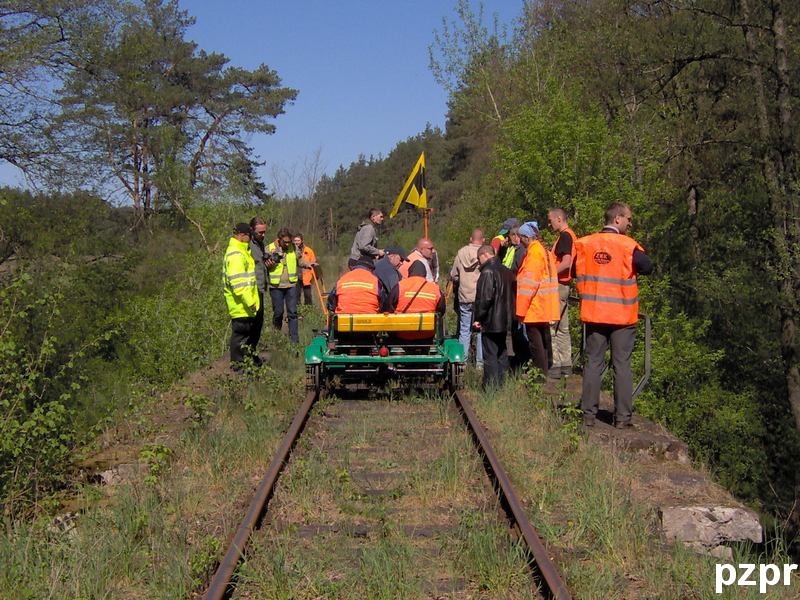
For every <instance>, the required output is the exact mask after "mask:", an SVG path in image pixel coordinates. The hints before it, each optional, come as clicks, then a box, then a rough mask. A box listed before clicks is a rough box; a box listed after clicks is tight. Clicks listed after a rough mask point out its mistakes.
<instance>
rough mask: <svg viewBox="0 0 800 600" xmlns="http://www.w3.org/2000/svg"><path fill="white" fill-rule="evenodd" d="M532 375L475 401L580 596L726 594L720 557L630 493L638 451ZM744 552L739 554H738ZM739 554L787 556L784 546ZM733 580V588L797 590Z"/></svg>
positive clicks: (751, 594)
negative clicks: (664, 526) (630, 451)
mask: <svg viewBox="0 0 800 600" xmlns="http://www.w3.org/2000/svg"><path fill="white" fill-rule="evenodd" d="M528 383H530V382H529V381H528V380H527V378H526V377H525V376H524V375H523V376H522V377H520V378H518V379H514V378H511V379H510V380H509V381H507V383H506V385H505V387H503V388H502V389H500V390H494V391H487V392H479V391H477V389H473V396H474V397H475V398H476V400H475V402H474V406H475V410H476V412H477V413H478V416H479V418H480V419H481V421H482V422H483V423H484V425H485V426H486V427H487V428H488V429H489V430H490V431H491V436H492V443H493V445H494V447H495V450H496V452H497V454H498V457H499V458H500V460H501V461H502V463H503V465H504V467H505V468H506V470H507V471H508V474H509V477H510V478H511V480H512V482H513V484H514V486H515V487H516V488H517V490H518V492H519V494H520V496H521V498H522V500H523V503H524V504H525V505H526V506H527V507H528V508H527V512H528V516H529V518H530V520H531V522H532V523H533V525H534V527H535V528H536V529H537V530H538V531H539V533H540V534H541V535H542V536H543V538H544V539H545V541H546V543H547V544H548V545H549V546H550V547H551V548H552V549H553V550H554V551H555V554H556V556H557V557H558V560H557V562H558V564H559V567H560V568H561V569H562V572H563V574H564V576H565V578H566V582H567V587H568V588H569V589H570V590H571V591H572V593H573V596H574V597H575V598H603V599H606V598H624V599H626V600H627V599H652V598H658V599H659V600H673V599H674V600H683V599H686V598H693V599H698V600H702V599H708V600H711V599H712V598H718V597H721V596H717V595H716V594H714V564H715V563H716V562H719V560H718V559H714V558H710V557H703V556H699V555H697V554H695V553H693V552H691V551H689V550H687V549H685V548H684V547H683V546H681V545H676V546H671V545H665V544H664V543H663V542H662V541H661V539H660V538H659V535H658V533H657V529H656V523H655V517H654V515H653V513H652V511H651V509H650V508H649V507H646V506H642V505H641V504H639V503H637V502H636V501H635V500H634V498H633V497H632V496H631V492H630V489H631V488H630V482H631V477H632V473H633V472H634V471H635V469H636V464H635V462H633V461H632V459H631V458H630V457H629V456H626V455H624V454H616V453H614V452H612V451H611V450H608V449H606V448H600V447H598V446H595V445H591V444H589V443H588V442H587V441H586V440H585V438H584V436H583V434H582V433H581V432H580V430H579V429H578V428H577V426H576V422H577V419H576V413H575V412H574V410H566V411H564V410H558V409H556V408H554V407H553V406H552V404H551V403H550V402H549V401H545V400H544V399H543V397H542V395H541V388H540V387H539V386H538V385H534V386H532V387H531V386H529V385H526V384H528ZM734 560H736V559H734ZM738 562H754V563H759V562H762V563H765V562H766V563H771V562H776V563H786V562H791V561H789V560H788V558H786V557H785V556H777V557H776V556H770V557H761V558H759V557H757V556H749V557H747V558H746V559H744V558H743V559H742V560H739V561H738ZM793 593H794V590H792V589H791V588H784V587H783V586H774V587H773V588H772V589H771V590H770V591H769V592H768V593H767V594H766V595H759V594H758V593H757V592H756V591H754V590H752V589H748V588H735V589H734V588H733V587H731V588H728V589H727V590H726V592H725V594H727V595H725V596H722V597H727V598H737V599H739V598H775V599H778V598H787V599H788V598H790V597H792V594H793Z"/></svg>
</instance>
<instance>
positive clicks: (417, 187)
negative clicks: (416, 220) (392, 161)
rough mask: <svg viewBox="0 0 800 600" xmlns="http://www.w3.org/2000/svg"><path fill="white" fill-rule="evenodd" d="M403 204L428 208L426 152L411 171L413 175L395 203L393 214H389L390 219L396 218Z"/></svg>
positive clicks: (409, 177)
mask: <svg viewBox="0 0 800 600" xmlns="http://www.w3.org/2000/svg"><path fill="white" fill-rule="evenodd" d="M403 202H407V203H408V204H411V205H413V206H416V207H417V208H427V207H428V192H427V190H426V189H425V153H424V152H423V153H422V154H420V155H419V159H418V160H417V164H415V165H414V168H413V169H411V175H409V176H408V179H406V183H405V185H403V191H401V192H400V195H399V196H397V200H396V201H395V203H394V207H393V208H392V212H390V213H389V218H390V219H393V218H394V216H395V215H396V214H397V211H398V210H400V205H401V204H403Z"/></svg>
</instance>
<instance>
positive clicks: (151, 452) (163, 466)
mask: <svg viewBox="0 0 800 600" xmlns="http://www.w3.org/2000/svg"><path fill="white" fill-rule="evenodd" d="M171 455H172V450H171V449H170V448H169V447H168V446H165V445H164V444H145V445H144V446H142V449H141V450H140V451H139V458H140V459H142V460H143V461H144V463H145V464H146V465H147V475H146V476H145V478H144V482H145V483H149V484H151V485H153V484H155V483H157V482H158V480H159V478H160V477H161V476H162V475H163V474H164V472H165V471H166V470H167V466H168V465H169V457H170V456H171Z"/></svg>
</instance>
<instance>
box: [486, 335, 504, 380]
mask: <svg viewBox="0 0 800 600" xmlns="http://www.w3.org/2000/svg"><path fill="white" fill-rule="evenodd" d="M481 343H482V344H483V387H489V386H495V387H500V386H501V385H503V381H504V380H505V377H506V371H507V370H508V346H507V344H506V332H505V331H503V332H502V333H486V332H483V333H482V334H481Z"/></svg>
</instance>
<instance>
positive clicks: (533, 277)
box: [515, 241, 560, 323]
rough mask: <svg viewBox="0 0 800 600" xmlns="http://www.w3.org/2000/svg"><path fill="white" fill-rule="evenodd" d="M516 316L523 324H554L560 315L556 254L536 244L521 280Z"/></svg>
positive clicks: (521, 271)
mask: <svg viewBox="0 0 800 600" xmlns="http://www.w3.org/2000/svg"><path fill="white" fill-rule="evenodd" d="M515 312H516V316H517V318H519V319H520V320H522V322H523V323H550V322H551V321H557V320H558V318H559V316H560V311H559V299H558V279H557V278H556V265H555V260H554V259H553V255H552V254H551V253H550V252H548V251H547V250H546V249H545V247H544V246H543V245H542V244H541V242H538V241H533V242H531V244H530V245H529V246H528V253H527V254H526V255H525V260H524V261H523V262H522V266H521V267H520V269H519V275H518V277H517V302H516V311H515Z"/></svg>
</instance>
